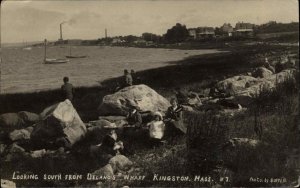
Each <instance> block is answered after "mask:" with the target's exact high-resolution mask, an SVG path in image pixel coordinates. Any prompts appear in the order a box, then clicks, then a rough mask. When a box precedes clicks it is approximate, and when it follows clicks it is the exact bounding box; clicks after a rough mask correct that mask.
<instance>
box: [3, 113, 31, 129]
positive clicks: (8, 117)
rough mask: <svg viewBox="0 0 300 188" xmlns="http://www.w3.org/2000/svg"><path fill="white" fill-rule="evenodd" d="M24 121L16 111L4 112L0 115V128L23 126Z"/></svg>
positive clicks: (19, 127) (18, 127)
mask: <svg viewBox="0 0 300 188" xmlns="http://www.w3.org/2000/svg"><path fill="white" fill-rule="evenodd" d="M24 126H25V122H24V121H23V119H22V118H21V117H20V116H19V115H18V114H17V113H6V114H1V115H0V129H1V130H4V131H8V132H9V131H11V130H14V129H21V128H24Z"/></svg>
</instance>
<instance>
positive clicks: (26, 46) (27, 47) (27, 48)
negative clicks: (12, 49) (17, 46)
mask: <svg viewBox="0 0 300 188" xmlns="http://www.w3.org/2000/svg"><path fill="white" fill-rule="evenodd" d="M23 43H24V42H23ZM23 50H32V48H31V47H30V46H28V45H27V42H26V43H25V47H24V48H23Z"/></svg>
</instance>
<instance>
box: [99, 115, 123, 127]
mask: <svg viewBox="0 0 300 188" xmlns="http://www.w3.org/2000/svg"><path fill="white" fill-rule="evenodd" d="M126 119H127V118H126V117H125V116H99V120H107V121H109V122H112V123H115V124H116V125H117V127H123V126H124V125H126V124H128V122H127V120H126Z"/></svg>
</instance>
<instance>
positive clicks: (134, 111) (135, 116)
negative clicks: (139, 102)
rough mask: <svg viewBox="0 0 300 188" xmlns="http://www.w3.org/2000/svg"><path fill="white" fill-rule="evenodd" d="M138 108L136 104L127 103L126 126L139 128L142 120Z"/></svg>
mask: <svg viewBox="0 0 300 188" xmlns="http://www.w3.org/2000/svg"><path fill="white" fill-rule="evenodd" d="M138 109H139V107H138V106H136V105H133V104H130V105H129V113H128V114H127V122H128V126H127V127H134V128H141V126H142V123H143V121H142V116H141V114H140V113H139V112H138Z"/></svg>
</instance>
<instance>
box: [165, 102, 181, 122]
mask: <svg viewBox="0 0 300 188" xmlns="http://www.w3.org/2000/svg"><path fill="white" fill-rule="evenodd" d="M182 111H183V108H182V106H180V105H178V106H177V108H176V109H175V110H174V109H173V107H172V106H170V107H169V108H168V110H167V113H166V118H167V119H168V118H170V119H173V120H175V121H179V120H181V119H182Z"/></svg>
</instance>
